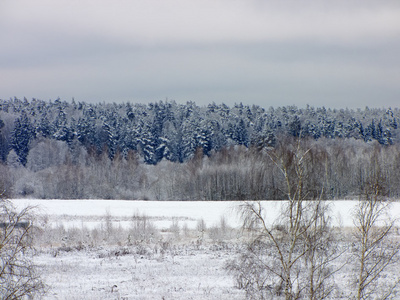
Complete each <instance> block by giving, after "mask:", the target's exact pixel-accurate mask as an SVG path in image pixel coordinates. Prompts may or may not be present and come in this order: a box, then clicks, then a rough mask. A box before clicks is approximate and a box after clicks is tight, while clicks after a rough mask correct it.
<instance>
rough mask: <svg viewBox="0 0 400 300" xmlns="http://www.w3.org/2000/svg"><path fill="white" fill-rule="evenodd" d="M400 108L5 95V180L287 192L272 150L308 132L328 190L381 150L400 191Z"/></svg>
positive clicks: (152, 191) (353, 179)
mask: <svg viewBox="0 0 400 300" xmlns="http://www.w3.org/2000/svg"><path fill="white" fill-rule="evenodd" d="M399 118H400V110H399V109H397V108H395V109H390V108H389V109H369V108H365V109H363V110H361V109H358V110H350V109H341V110H335V109H334V110H332V109H326V108H324V107H322V108H314V107H310V106H308V107H306V108H304V109H301V108H297V107H295V106H289V107H278V108H272V107H271V108H269V109H268V110H265V109H264V108H261V107H259V106H255V105H253V106H245V105H243V104H241V103H239V104H236V105H234V106H233V107H228V106H227V105H225V104H220V105H217V104H215V103H212V104H209V105H208V106H202V107H200V106H197V105H196V104H195V103H193V102H187V103H186V104H177V103H175V102H173V101H171V102H168V101H167V102H162V101H160V102H157V103H151V104H148V105H144V104H131V103H122V104H116V103H113V104H106V103H98V104H89V103H85V102H78V103H77V102H75V101H72V102H65V101H61V100H60V99H57V100H55V101H47V102H46V101H42V100H37V99H33V100H30V101H28V100H27V99H24V100H20V99H17V98H14V99H9V100H0V162H1V164H0V169H1V172H0V184H2V185H4V186H6V187H8V190H9V193H10V194H11V195H12V196H13V197H21V196H31V197H38V198H74V199H75V198H110V199H112V198H120V199H139V198H152V199H160V200H169V199H177V200H189V199H194V200H231V199H284V198H285V195H284V193H282V187H280V186H279V180H277V176H280V175H279V172H277V170H276V168H275V167H274V165H273V164H272V163H271V160H270V159H267V158H268V153H269V150H270V149H273V148H276V147H277V145H280V144H282V143H283V144H290V143H291V140H293V139H295V140H296V139H298V138H301V139H302V140H304V141H306V142H307V143H308V144H310V146H311V148H310V149H311V150H310V151H312V153H311V154H312V155H311V156H310V157H311V158H312V159H313V162H312V164H310V165H312V166H313V168H312V169H310V170H309V174H308V175H307V176H309V177H310V178H312V180H315V181H318V180H320V178H327V179H326V180H325V181H326V182H324V187H325V188H324V190H323V192H324V197H325V198H327V199H334V198H344V197H352V196H355V195H358V194H359V193H360V191H361V190H363V185H364V184H365V178H367V177H368V175H369V174H370V173H371V172H373V166H371V164H370V159H371V158H373V159H374V160H376V161H377V162H379V164H380V166H381V167H382V169H383V170H384V173H385V176H386V180H387V181H388V185H389V187H390V189H389V194H390V196H392V197H397V196H398V195H399V189H400V187H399V186H400V185H399V184H398V183H399V179H400V174H398V173H400V155H399V147H400V143H399V136H400V135H399V128H398V125H397V124H398V122H399ZM321 172H325V173H324V175H325V174H326V175H327V176H320V174H321ZM308 182H312V181H310V180H308ZM319 192H320V191H318V193H319ZM309 197H310V198H315V197H317V191H313V190H312V184H311V185H310V191H309Z"/></svg>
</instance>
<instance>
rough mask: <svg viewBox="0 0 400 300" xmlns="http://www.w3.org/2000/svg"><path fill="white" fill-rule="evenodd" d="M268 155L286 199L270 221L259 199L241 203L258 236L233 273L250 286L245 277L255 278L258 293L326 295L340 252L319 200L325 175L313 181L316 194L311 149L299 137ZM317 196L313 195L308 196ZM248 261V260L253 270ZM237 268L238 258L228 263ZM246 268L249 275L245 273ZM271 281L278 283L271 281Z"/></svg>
mask: <svg viewBox="0 0 400 300" xmlns="http://www.w3.org/2000/svg"><path fill="white" fill-rule="evenodd" d="M267 155H268V156H269V158H270V159H271V160H272V161H273V162H274V164H275V166H276V167H277V169H278V170H279V172H280V173H281V175H282V176H281V180H282V182H283V184H281V187H282V191H281V192H282V193H285V194H286V196H287V200H286V201H284V202H283V203H282V216H281V217H280V218H279V220H278V222H277V223H276V224H271V222H270V220H269V219H268V216H266V215H265V214H264V211H263V206H262V203H261V202H245V203H244V204H242V205H241V207H240V213H241V217H242V219H243V221H244V227H245V228H247V229H251V230H253V231H254V232H256V239H255V240H254V242H253V243H252V244H251V245H250V247H249V251H248V253H246V255H247V258H242V266H245V270H242V271H241V272H239V273H240V274H239V273H237V272H236V274H237V275H239V277H241V278H247V279H246V283H245V286H246V287H251V288H252V289H254V286H255V285H254V284H253V283H252V284H250V282H249V280H252V279H254V278H256V279H257V283H256V285H257V286H258V287H257V288H258V290H262V292H261V293H259V298H264V297H265V295H266V291H267V290H270V291H272V292H273V293H275V294H280V293H281V294H283V296H284V297H285V299H286V300H292V299H299V298H300V297H303V296H306V297H308V298H309V299H324V298H326V297H327V296H329V294H330V293H331V291H332V289H333V285H332V284H331V285H328V284H327V282H328V279H330V278H331V276H332V274H333V272H332V271H331V269H330V263H331V262H332V261H333V260H334V259H336V258H337V257H338V256H337V255H334V253H335V251H331V247H332V238H333V236H332V235H331V234H328V233H329V230H330V226H329V219H328V218H327V210H328V206H327V204H326V203H323V202H322V201H321V195H323V181H320V184H319V186H317V188H319V190H320V192H319V194H316V193H315V190H316V187H315V183H314V184H310V182H309V180H310V178H315V174H314V172H315V167H314V166H315V161H313V160H315V157H314V155H315V153H313V151H312V148H311V147H304V145H303V144H302V143H301V142H300V139H299V140H298V141H297V142H296V143H294V142H291V143H287V144H282V145H280V146H279V147H278V148H277V149H275V150H273V151H270V152H268V153H267ZM320 162H321V163H322V164H323V162H324V161H323V160H320ZM322 169H323V168H322ZM320 176H322V177H323V176H324V174H320ZM315 197H317V200H315V201H309V200H310V198H311V199H312V198H314V199H315ZM260 245H261V246H262V245H265V247H260ZM271 249H273V251H271ZM254 250H255V251H254ZM250 261H251V263H250ZM248 266H252V267H251V272H249V271H250V269H249V268H248ZM255 266H257V268H256V267H255ZM228 268H229V267H228ZM239 269H240V266H239V268H238V265H237V264H236V265H235V264H232V265H231V271H233V272H235V270H236V271H237V270H239ZM257 269H259V270H262V273H261V276H259V275H260V273H259V274H257V276H254V274H253V273H254V270H257ZM246 272H248V273H247V274H246ZM250 274H253V275H251V276H248V275H250ZM304 274H308V275H306V276H305V275H304ZM274 282H275V283H276V282H279V285H278V286H275V287H273V286H271V284H273V283H274ZM241 284H242V285H243V282H242V283H241Z"/></svg>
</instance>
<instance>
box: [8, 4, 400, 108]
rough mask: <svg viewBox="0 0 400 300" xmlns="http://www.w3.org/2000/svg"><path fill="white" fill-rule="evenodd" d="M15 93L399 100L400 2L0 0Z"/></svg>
mask: <svg viewBox="0 0 400 300" xmlns="http://www.w3.org/2000/svg"><path fill="white" fill-rule="evenodd" d="M14 96H17V97H19V98H23V97H27V98H28V99H31V98H39V99H42V100H49V99H53V100H54V99H56V98H57V97H60V98H61V99H62V100H67V101H70V100H71V99H72V97H74V98H75V100H76V101H87V102H99V101H101V102H103V101H106V102H109V101H115V102H122V101H131V102H141V103H148V102H154V101H158V100H165V99H167V98H168V99H169V100H176V101H177V102H179V103H185V102H186V101H195V102H196V103H197V104H199V105H204V104H208V103H211V102H216V103H222V102H223V103H226V104H228V105H232V104H234V103H238V102H243V103H244V104H258V105H261V106H263V107H265V108H268V107H269V106H282V105H293V104H294V105H297V106H299V107H304V106H306V105H307V104H310V105H313V106H326V107H332V108H340V107H343V108H345V107H349V108H355V107H361V108H364V107H365V106H370V107H389V106H391V107H400V1H398V0H395V1H378V0H376V1H369V0H355V1H352V0H343V1H342V0H335V1H332V0H314V1H306V0H304V1H303V0H302V1H284V0H271V1H268V0H242V1H239V0H130V1H128V0H65V1H64V0H34V1H33V0H1V1H0V98H2V99H8V98H10V97H14Z"/></svg>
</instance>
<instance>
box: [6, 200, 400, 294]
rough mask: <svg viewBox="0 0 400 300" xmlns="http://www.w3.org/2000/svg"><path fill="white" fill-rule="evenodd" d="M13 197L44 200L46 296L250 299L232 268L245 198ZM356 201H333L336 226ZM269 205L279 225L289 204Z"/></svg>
mask: <svg viewBox="0 0 400 300" xmlns="http://www.w3.org/2000/svg"><path fill="white" fill-rule="evenodd" d="M13 203H14V204H15V205H16V206H17V207H24V206H26V205H34V206H37V212H38V215H39V217H38V221H37V222H38V225H39V227H41V228H42V229H43V231H42V233H41V235H40V236H39V238H38V252H37V255H36V256H35V258H34V259H35V262H36V263H37V264H38V265H39V267H40V269H41V271H42V274H43V278H44V280H45V282H46V284H47V285H48V286H49V287H50V289H49V292H48V294H47V295H46V297H45V299H245V295H244V293H243V291H241V290H239V289H238V288H236V287H235V282H234V280H233V278H232V276H230V275H229V274H228V273H227V272H226V271H225V269H224V266H225V265H226V263H227V262H228V261H229V260H230V259H233V258H235V257H237V255H238V254H239V253H240V252H241V251H242V247H244V246H243V243H242V241H243V234H242V233H241V232H240V231H239V230H238V229H239V227H240V220H239V218H238V216H237V213H236V208H237V206H238V205H240V202H192V201H190V202H189V201H188V202H175V201H173V202H160V201H117V200H36V199H29V200H27V199H21V200H13ZM356 203H357V202H356V201H335V202H332V204H331V213H330V215H331V216H332V218H333V224H334V225H335V226H343V227H351V226H353V221H352V213H353V210H354V207H355V205H356ZM263 205H264V208H265V211H266V214H267V216H268V217H267V220H268V221H269V222H271V223H272V222H273V221H274V220H275V219H276V218H277V217H279V208H280V205H281V203H280V202H277V201H268V202H264V203H263ZM391 214H392V216H393V217H396V216H399V215H400V203H397V202H395V203H393V206H392V209H391ZM134 215H136V217H137V216H145V218H144V219H145V220H146V222H147V223H146V224H147V225H146V226H147V227H146V228H147V229H146V231H143V238H138V237H136V240H134V241H131V240H129V238H128V239H127V236H129V232H130V231H129V230H132V226H134V222H135V221H133V218H132V216H134ZM136 220H138V219H136ZM201 220H203V221H204V222H203V223H204V224H205V227H206V228H207V230H206V231H205V232H202V231H201V230H200V229H199V224H200V223H201ZM221 220H223V221H221ZM141 224H142V223H141ZM107 235H109V236H107ZM110 236H112V238H111V237H110ZM347 276H348V275H346V276H345V277H344V279H343V280H348V277H347Z"/></svg>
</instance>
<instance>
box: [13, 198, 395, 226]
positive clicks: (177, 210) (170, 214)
mask: <svg viewBox="0 0 400 300" xmlns="http://www.w3.org/2000/svg"><path fill="white" fill-rule="evenodd" d="M13 202H14V204H15V205H16V206H18V207H24V206H26V205H34V206H37V207H38V211H39V212H40V213H42V214H47V215H48V216H49V218H50V221H51V223H52V224H53V225H54V226H56V225H64V226H66V227H70V226H81V225H82V224H83V225H85V226H87V227H90V228H93V227H95V226H97V225H98V224H99V222H100V221H101V220H102V219H103V218H104V216H106V215H107V214H109V215H111V216H112V218H113V222H114V224H115V225H119V224H121V226H129V221H130V219H131V217H132V215H134V214H135V213H139V214H145V215H146V216H148V217H150V218H152V219H153V221H155V223H156V225H158V226H157V227H159V228H160V229H162V228H167V227H169V226H170V224H171V223H172V222H173V221H178V222H179V223H180V224H181V225H182V224H184V223H187V225H188V227H189V228H194V227H195V226H196V224H197V221H198V220H200V219H203V220H204V221H205V223H206V224H207V225H208V226H212V225H215V224H217V223H218V222H219V221H220V219H221V217H224V218H225V219H226V221H227V223H228V224H229V225H230V226H232V227H239V226H240V219H239V218H238V215H237V213H236V208H237V206H238V205H240V203H241V202H238V201H225V202H222V201H123V200H38V199H20V200H13ZM281 203H282V202H280V201H265V202H263V205H264V207H265V211H266V214H267V217H268V218H267V220H269V221H271V222H273V221H274V220H275V219H276V217H277V216H278V212H279V209H280V205H281ZM330 204H331V214H330V215H331V217H332V219H333V225H340V226H344V227H349V226H353V220H352V213H353V211H354V208H355V205H356V204H357V201H348V200H346V201H334V202H330ZM391 213H392V216H395V217H396V216H400V203H399V202H395V203H393V206H392V209H391ZM269 216H271V217H269Z"/></svg>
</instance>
